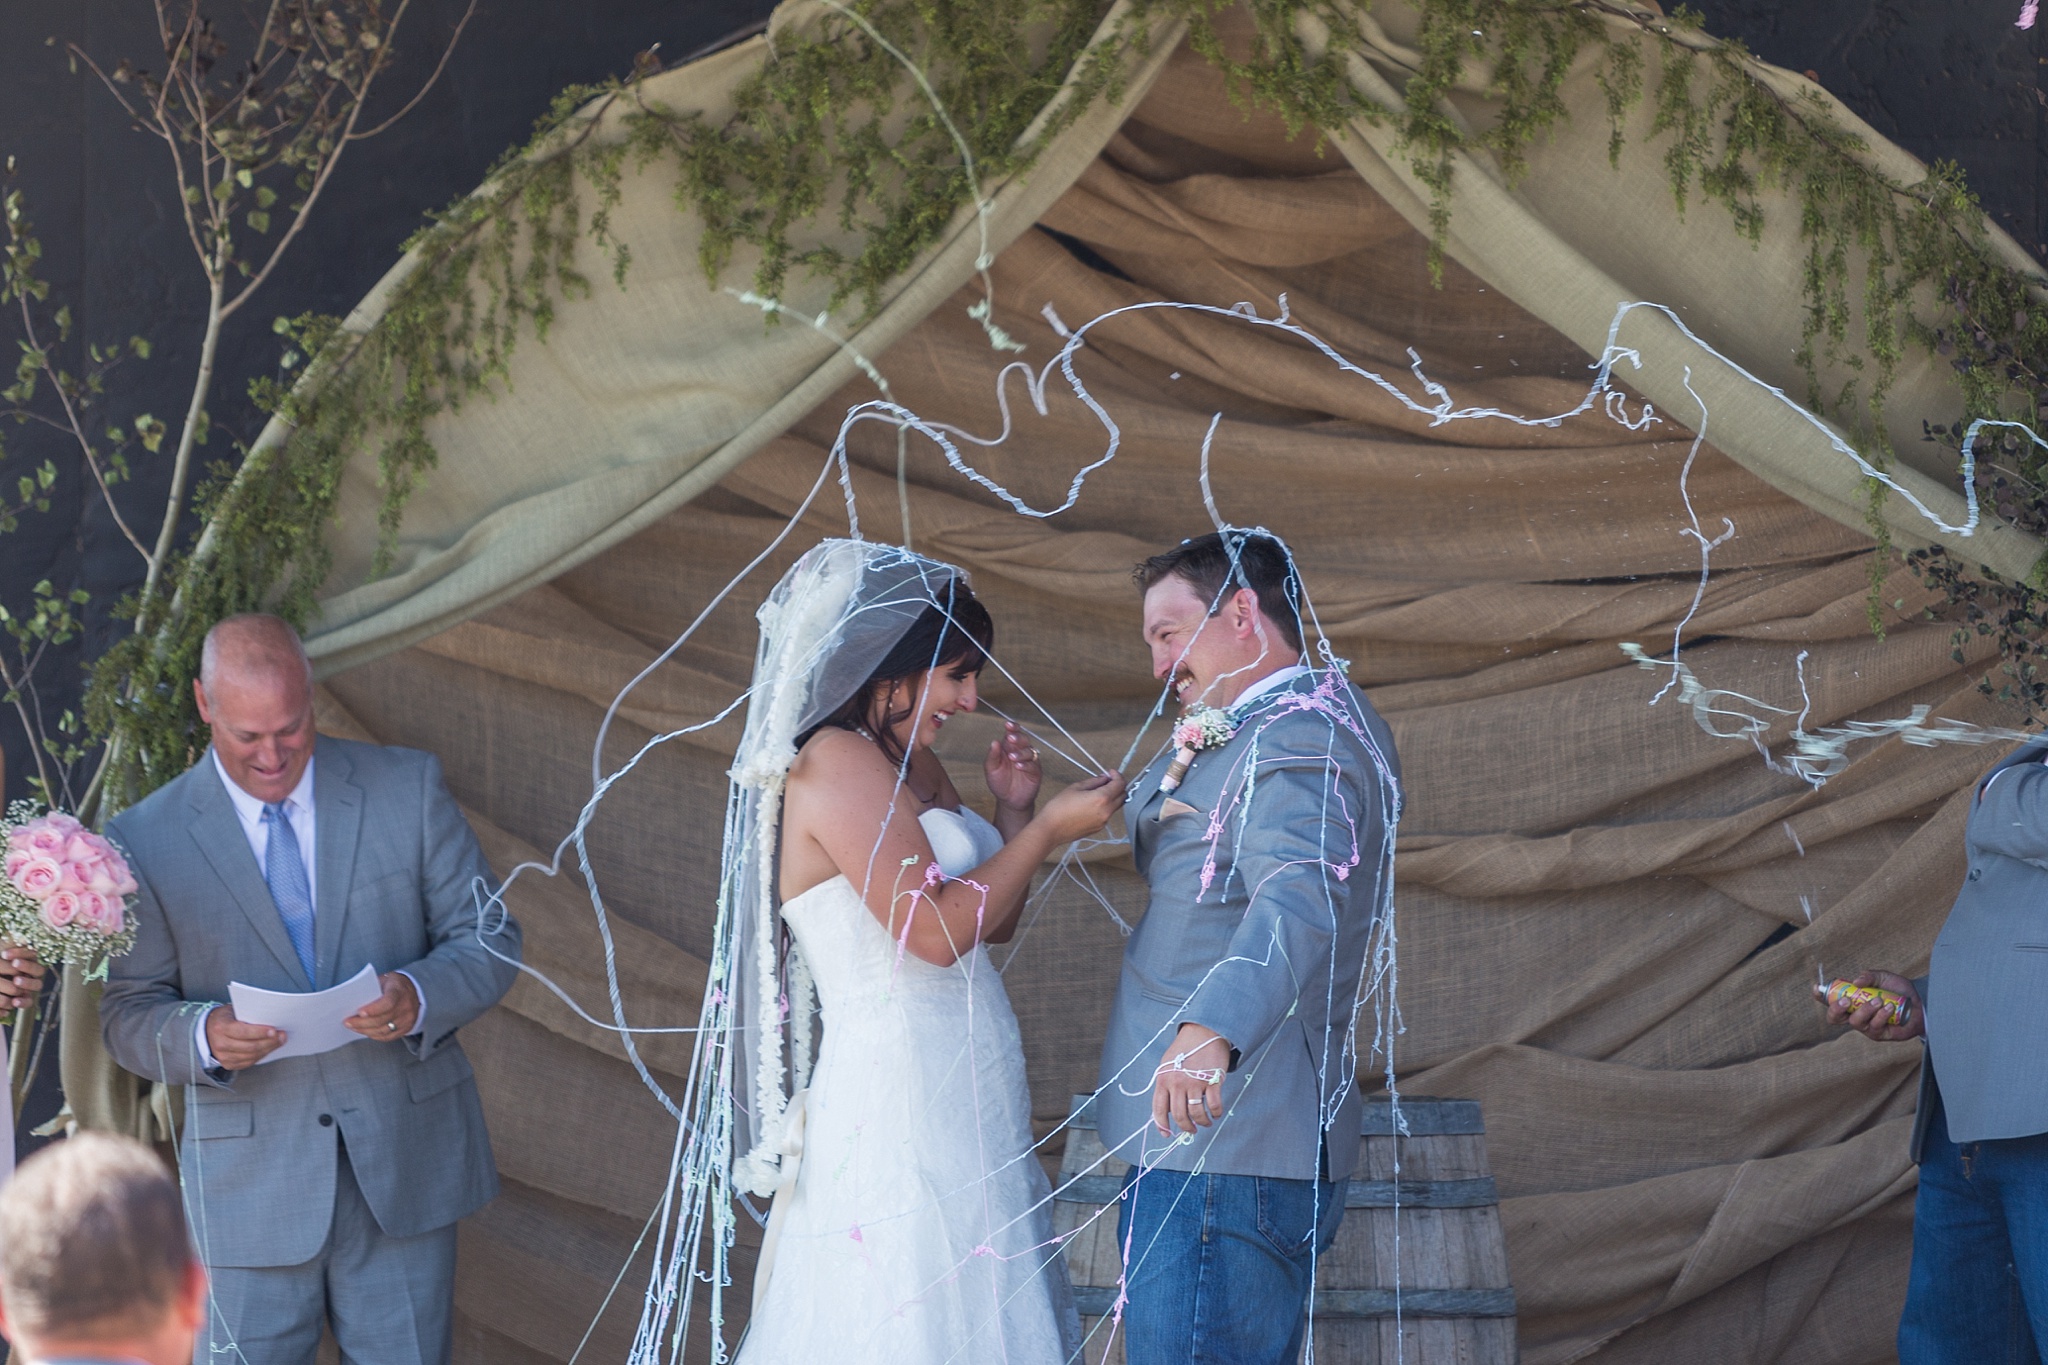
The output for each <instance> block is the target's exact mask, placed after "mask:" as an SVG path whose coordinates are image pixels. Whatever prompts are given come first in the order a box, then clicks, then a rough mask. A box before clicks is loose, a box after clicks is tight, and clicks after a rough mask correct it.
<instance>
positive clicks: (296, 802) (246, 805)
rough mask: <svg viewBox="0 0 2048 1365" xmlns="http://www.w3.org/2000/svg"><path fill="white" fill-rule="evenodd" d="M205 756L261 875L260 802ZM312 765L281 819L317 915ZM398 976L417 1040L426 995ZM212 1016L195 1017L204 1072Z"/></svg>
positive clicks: (215, 756) (211, 753)
mask: <svg viewBox="0 0 2048 1365" xmlns="http://www.w3.org/2000/svg"><path fill="white" fill-rule="evenodd" d="M206 753H207V756H208V757H209V758H211V759H212V760H213V769H214V771H215V772H217V773H219V774H220V784H221V785H222V786H223V787H226V788H227V789H228V800H230V801H232V802H234V805H235V817H236V818H237V819H239V820H240V821H241V822H242V836H243V837H244V838H246V839H247V840H248V841H249V851H250V852H251V853H253V854H255V855H256V870H257V871H258V872H262V871H263V870H264V869H266V868H268V867H269V866H270V826H269V825H267V824H265V823H264V821H263V802H261V801H259V800H257V799H256V798H255V797H253V796H251V795H249V793H247V792H245V791H243V790H242V788H241V785H240V784H239V783H237V782H236V781H235V779H234V778H232V777H229V776H228V770H227V767H226V765H225V764H223V763H222V762H221V761H220V754H219V753H218V752H217V751H216V750H213V749H210V748H209V749H208V750H207V751H206ZM313 763H314V760H313V759H310V758H309V759H307V760H306V771H305V772H303V773H301V774H300V775H299V784H298V785H297V786H296V787H293V788H292V794H291V795H290V796H287V797H286V798H285V799H284V802H283V804H284V813H285V816H286V818H288V819H289V820H290V821H291V822H292V837H293V838H295V839H297V840H298V842H299V864H300V866H302V867H304V868H305V869H306V898H307V899H308V900H310V901H312V903H313V905H314V907H315V909H314V914H315V915H318V914H319V909H318V907H319V904H320V898H319V887H318V885H317V884H316V883H315V882H314V880H313V879H314V878H315V877H316V876H318V875H319V874H318V873H317V872H315V871H314V868H315V867H316V866H317V865H318V863H317V860H316V859H315V858H314V856H313V850H314V848H315V847H316V845H315V843H314V839H313V832H314V829H315V824H314V822H315V821H317V820H318V819H319V818H320V813H319V811H318V810H317V809H316V808H315V806H314V804H313ZM399 975H400V976H402V977H404V978H405V979H406V980H407V981H411V982H412V989H413V993H414V994H415V995H417V996H418V997H419V1002H420V1017H419V1019H418V1020H417V1021H416V1022H415V1023H414V1024H413V1026H412V1032H411V1033H408V1034H407V1035H406V1037H408V1038H417V1037H419V1036H420V1034H422V1033H423V1032H425V1031H426V1027H427V993H426V992H425V991H423V990H421V989H420V983H419V982H418V981H417V980H414V978H413V974H412V973H411V972H400V973H399ZM212 1013H213V1011H212V1010H208V1011H206V1013H205V1014H202V1015H200V1016H199V1024H198V1026H197V1028H196V1030H195V1033H196V1036H197V1038H198V1040H199V1065H200V1067H201V1068H202V1069H203V1070H206V1071H219V1070H221V1069H222V1068H221V1064H220V1063H219V1062H218V1061H217V1060H215V1058H214V1055H213V1049H212V1048H211V1047H209V1046H207V1042H206V1021H207V1018H208V1017H209V1016H210V1015H212Z"/></svg>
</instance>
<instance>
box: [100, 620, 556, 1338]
mask: <svg viewBox="0 0 2048 1365" xmlns="http://www.w3.org/2000/svg"><path fill="white" fill-rule="evenodd" d="M195 687H196V688H197V690H198V696H199V708H200V714H201V716H202V717H203V718H204V719H205V720H206V721H207V723H208V724H209V725H210V726H212V729H213V745H212V747H211V749H210V750H209V751H208V752H207V754H206V755H205V756H204V757H202V758H201V759H200V760H199V762H198V763H196V764H194V765H193V767H192V768H191V769H190V770H188V771H187V772H186V773H184V774H183V775H182V776H180V777H178V778H177V779H175V780H173V781H171V782H169V783H167V784H165V785H164V786H163V787H162V788H161V789H159V790H158V791H156V792H154V793H153V794H151V795H150V796H149V797H148V799H146V800H144V801H142V802H141V803H140V804H138V805H136V806H134V807H132V808H130V809H129V810H126V811H123V812H122V813H121V814H120V815H119V816H118V817H116V818H115V819H114V820H113V821H112V822H111V824H110V825H109V826H108V833H109V834H111V835H112V836H113V837H114V839H115V840H116V841H117V842H118V843H119V844H120V846H121V847H122V848H124V849H126V850H127V852H128V855H129V859H130V862H131V863H132V865H133V867H134V871H135V876H136V880H137V881H138V882H139V883H140V884H141V890H140V892H139V895H138V903H137V906H136V921H137V924H138V938H137V941H136V944H135V949H134V951H133V952H131V953H129V954H128V955H127V956H125V957H121V958H116V959H115V960H114V964H113V968H112V971H111V972H110V973H109V976H108V980H107V988H106V993H105V996H104V998H103V999H102V1001H101V1005H100V1020H101V1027H102V1032H103V1034H104V1036H105V1038H106V1043H107V1048H108V1051H110V1052H111V1053H112V1054H113V1057H114V1060H115V1061H117V1062H119V1063H120V1064H121V1065H122V1066H124V1067H126V1068H128V1069H129V1070H130V1071H133V1072H135V1073H137V1074H138V1075H142V1076H147V1077H150V1078H152V1079H154V1080H158V1081H163V1082H167V1083H169V1084H174V1085H183V1086H186V1087H187V1089H186V1092H185V1124H184V1133H183V1140H182V1142H181V1143H180V1147H179V1164H180V1170H181V1173H182V1175H183V1179H184V1185H185V1191H186V1199H187V1202H188V1204H189V1206H190V1209H191V1219H192V1226H193V1233H194V1235H195V1237H196V1239H197V1242H198V1247H199V1253H200V1257H201V1259H202V1260H203V1261H204V1263H205V1265H206V1267H207V1269H208V1271H209V1272H211V1274H212V1276H213V1294H212V1314H211V1318H210V1321H209V1323H208V1328H207V1339H206V1340H203V1341H202V1342H201V1343H200V1344H199V1345H198V1347H197V1348H196V1349H195V1351H194V1360H195V1361H196V1362H199V1365H211V1362H215V1361H219V1360H222V1359H229V1358H232V1359H235V1360H247V1361H249V1362H251V1365H297V1363H298V1362H305V1363H306V1365H311V1362H312V1361H313V1359H314V1356H315V1353H316V1352H317V1350H318V1347H319V1343H320V1335H321V1326H322V1324H323V1322H326V1323H329V1324H331V1325H332V1328H333V1332H334V1336H335V1338H336V1341H337V1343H338V1344H339V1346H340V1348H341V1355H342V1359H343V1360H344V1361H349V1362H362V1363H363V1365H434V1363H435V1362H442V1361H446V1360H447V1359H448V1354H449V1349H450V1326H451V1322H450V1313H451V1301H452V1296H453V1283H454V1273H455V1223H456V1220H457V1219H459V1218H461V1217H463V1216H464V1215H465V1214H468V1213H471V1212H473V1211H475V1210H476V1209H478V1208H480V1207H482V1206H483V1205H484V1204H486V1203H488V1202H489V1201H490V1200H491V1199H492V1198H493V1197H494V1196H495V1195H496V1194H497V1191H498V1175H497V1167H496V1166H495V1164H494V1163H493V1162H492V1159H491V1144H490V1137H489V1134H488V1133H486V1131H485V1129H484V1116H483V1107H482V1104H481V1103H480V1101H479V1100H478V1097H477V1088H476V1082H475V1080H474V1078H473V1077H472V1074H471V1071H470V1066H469V1061H468V1059H467V1058H466V1057H464V1056H463V1054H462V1047H461V1045H460V1044H459V1043H457V1042H456V1041H455V1034H456V1031H457V1030H458V1029H460V1028H461V1027H462V1026H463V1025H464V1024H466V1023H468V1022H469V1021H470V1020H472V1019H474V1018H476V1017H477V1016H478V1015H480V1014H482V1013H483V1012H484V1011H485V1010H487V1009H489V1008H490V1007H491V1006H492V1005H494V1004H496V1003H497V1001H498V1000H499V998H500V997H502V996H503V995H504V994H505V992H506V991H507V990H508V989H510V987H511V984H512V981H513V978H514V976H515V974H516V970H517V969H516V967H515V966H514V965H513V962H514V961H515V960H516V959H517V956H518V952H519V929H518V926H517V925H516V924H515V923H513V921H512V920H511V918H510V917H509V916H507V915H505V914H504V913H503V911H502V908H499V907H495V906H493V907H491V908H490V909H489V910H488V911H486V910H485V909H484V908H483V907H484V906H486V904H487V902H488V900H489V898H490V896H491V894H492V882H491V878H490V869H489V868H488V867H486V866H485V864H484V858H483V852H482V850H481V849H480V848H479V847H478V846H477V841H476V836H475V834H474V833H472V832H471V830H470V828H469V825H468V822H467V821H465V820H464V819H463V816H462V812H461V810H460V809H459V808H457V806H456V804H455V802H454V800H453V798H451V797H450V796H449V794H448V790H447V788H446V787H445V786H444V785H443V784H442V780H441V767H440V764H439V762H438V761H437V760H436V759H435V758H434V757H433V756H432V755H431V754H425V753H420V752H418V751H416V750H410V749H398V748H384V747H380V746H377V745H373V744H356V743H351V742H348V741H345V740H338V739H331V738H327V737H325V736H316V734H315V732H314V729H313V709H312V672H311V669H310V668H309V667H308V665H307V662H306V655H305V652H304V650H303V649H302V648H301V647H300V644H299V640H298V636H297V635H296V634H294V633H293V631H292V629H291V627H290V626H288V625H287V624H286V623H285V622H283V621H281V620H279V619H278V618H276V617H274V616H237V617H230V618H229V619H227V620H225V621H222V622H221V623H220V624H218V625H216V626H215V627H214V628H213V630H212V632H211V633H209V634H208V636H207V637H206V645H205V652H204V655H203V657H202V661H201V665H200V675H199V678H198V680H197V682H196V683H195ZM366 963H367V964H370V965H373V966H374V967H375V968H376V970H377V972H378V974H379V982H380V984H381V986H382V995H381V997H380V998H379V999H378V1000H376V1001H375V1002H374V1003H372V1004H370V1005H369V1006H367V1007H365V1008H364V1009H362V1010H361V1011H359V1012H358V1013H356V1014H355V1015H353V1016H351V1017H350V1018H349V1019H348V1020H347V1021H346V1022H347V1024H348V1026H349V1027H350V1028H351V1029H353V1030H354V1031H355V1032H356V1033H358V1034H360V1035H362V1038H363V1039H364V1040H366V1041H360V1042H355V1043H351V1044H350V1045H348V1046H345V1047H341V1048H337V1049H335V1050H333V1051H329V1052H325V1053H321V1054H318V1055H313V1056H296V1057H283V1058H276V1059H273V1060H271V1061H269V1062H268V1063H267V1064H266V1063H265V1058H267V1057H269V1056H270V1054H271V1053H272V1052H274V1051H276V1050H277V1049H278V1048H279V1047H280V1046H282V1044H283V1043H284V1042H285V1037H284V1035H283V1034H282V1033H280V1032H279V1031H278V1030H276V1029H272V1028H267V1027H264V1026H262V1025H258V1024H252V1023H244V1022H242V1021H240V1020H238V1019H236V1017H235V1012H234V1009H233V1008H232V1006H230V1005H228V1004H225V1003H223V1002H225V1001H226V1000H227V999H228V983H229V982H231V981H239V982H242V983H243V984H245V985H250V986H259V987H262V988H264V989H267V990H274V991H290V992H303V991H313V990H322V989H325V988H327V987H330V986H333V985H335V984H337V983H339V982H342V981H346V980H347V979H348V978H350V977H351V976H353V975H355V974H356V973H357V972H358V971H360V970H361V969H362V967H363V966H364V965H365V964H366Z"/></svg>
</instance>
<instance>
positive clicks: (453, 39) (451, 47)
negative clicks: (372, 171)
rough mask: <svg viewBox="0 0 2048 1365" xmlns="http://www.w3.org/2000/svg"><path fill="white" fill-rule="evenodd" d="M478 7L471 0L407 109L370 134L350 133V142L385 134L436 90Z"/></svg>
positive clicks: (394, 26) (372, 130)
mask: <svg viewBox="0 0 2048 1365" xmlns="http://www.w3.org/2000/svg"><path fill="white" fill-rule="evenodd" d="M476 5H477V0H469V8H468V9H466V10H464V11H463V12H462V18H461V19H460V20H459V21H458V22H457V23H456V25H455V32H454V33H452V34H450V35H449V36H448V46H446V47H444V48H442V49H441V60H440V61H438V62H436V63H434V74H433V75H431V76H429V77H427V83H426V84H425V85H423V86H421V87H420V88H419V91H418V93H416V94H415V95H414V96H413V97H412V98H411V99H409V100H407V101H406V102H405V107H404V108H403V109H401V110H399V111H398V112H397V113H395V114H393V115H392V116H391V117H390V118H388V119H385V120H384V121H383V122H382V123H380V124H378V125H377V126H376V127H375V128H372V129H371V130H370V131H369V132H367V133H350V134H349V135H348V140H349V141H350V142H367V141H369V140H370V139H371V138H373V137H375V136H377V134H379V133H381V132H383V131H384V130H385V129H386V128H389V127H390V126H391V125H392V124H394V123H396V122H398V121H399V120H400V119H402V118H404V117H405V116H406V115H407V114H410V113H411V112H412V111H413V107H414V106H415V105H417V104H418V103H419V102H420V101H421V100H423V99H425V98H426V97H427V92H428V91H429V90H432V89H433V88H434V82H435V81H438V80H440V79H441V73H442V72H443V71H445V70H447V69H448V59H449V58H450V57H452V56H454V55H455V45H456V44H457V43H459V42H461V41H462V30H463V29H465V28H467V27H468V26H469V21H470V18H471V16H473V15H474V14H475V13H476ZM391 27H392V28H394V29H395V28H397V27H398V20H396V19H393V20H392V21H391Z"/></svg>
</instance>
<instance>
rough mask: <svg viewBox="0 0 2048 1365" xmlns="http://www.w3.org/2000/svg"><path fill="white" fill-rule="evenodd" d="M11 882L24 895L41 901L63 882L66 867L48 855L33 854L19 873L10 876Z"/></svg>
mask: <svg viewBox="0 0 2048 1365" xmlns="http://www.w3.org/2000/svg"><path fill="white" fill-rule="evenodd" d="M9 880H10V881H12V882H13V883H14V885H15V889H16V890H18V891H20V892H21V894H22V895H24V896H27V897H28V898H29V899H30V900H38V901H39V900H41V899H43V897H45V896H47V895H49V894H50V893H51V892H53V891H55V890H57V888H58V886H59V885H60V884H61V883H62V882H63V880H64V866H63V864H61V863H59V862H58V861H57V860H56V859H55V858H52V857H51V856H49V855H48V854H47V853H33V854H30V855H29V860H28V861H27V862H25V863H23V864H22V865H21V870H20V871H19V872H16V873H12V874H10V876H9Z"/></svg>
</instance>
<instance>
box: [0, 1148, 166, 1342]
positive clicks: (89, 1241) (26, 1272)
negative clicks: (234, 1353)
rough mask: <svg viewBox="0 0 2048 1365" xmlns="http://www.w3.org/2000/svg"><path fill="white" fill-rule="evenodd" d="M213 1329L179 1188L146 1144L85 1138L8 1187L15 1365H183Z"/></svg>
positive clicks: (8, 1294)
mask: <svg viewBox="0 0 2048 1365" xmlns="http://www.w3.org/2000/svg"><path fill="white" fill-rule="evenodd" d="M205 1320H206V1272H205V1270H204V1269H202V1268H201V1267H200V1264H199V1260H198V1258H197V1257H196V1256H194V1255H193V1252H192V1242H191V1239H190V1237H189V1236H188V1235H187V1233H186V1230H185V1210H184V1206H183V1204H182V1202H181V1199H180V1196H179V1193H178V1186H177V1184H176V1182H174V1181H173V1180H172V1179H171V1177H170V1174H169V1173H168V1172H167V1171H166V1170H165V1169H164V1165H163V1163H162V1162H161V1161H159V1160H158V1159H157V1158H156V1156H155V1154H154V1153H152V1152H151V1151H150V1150H149V1149H148V1148H147V1147H145V1146H143V1145H142V1144H141V1143H139V1142H136V1141H135V1140H133V1139H132V1138H123V1137H113V1136H110V1135H108V1134H105V1133H81V1134H79V1135H78V1136H76V1137H73V1138H69V1139H67V1140H65V1141H63V1142H58V1143H53V1144H52V1145H51V1146H49V1147H46V1148H44V1149H43V1150H42V1151H40V1152H37V1153H36V1154H35V1155H34V1156H32V1157H30V1158H29V1159H28V1160H27V1161H25V1162H23V1163H22V1165H21V1169H20V1170H19V1171H17V1172H16V1173H15V1176H14V1179H13V1180H11V1181H9V1182H8V1184H7V1185H6V1186H5V1187H4V1188H0V1333H4V1334H5V1335H6V1336H7V1338H8V1340H9V1341H10V1342H12V1343H13V1349H14V1359H16V1360H18V1361H24V1362H26V1361H42V1360H66V1359H87V1360H90V1359H107V1360H124V1361H125V1360H135V1361H141V1362H145V1365H185V1362H188V1361H190V1360H191V1359H192V1342H193V1338H194V1337H195V1336H196V1335H197V1333H198V1331H199V1329H200V1326H201V1324H203V1323H204V1322H205Z"/></svg>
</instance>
